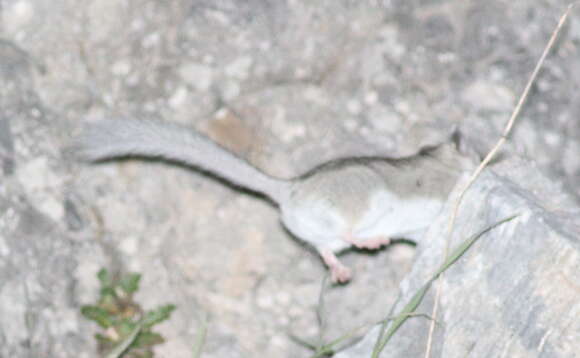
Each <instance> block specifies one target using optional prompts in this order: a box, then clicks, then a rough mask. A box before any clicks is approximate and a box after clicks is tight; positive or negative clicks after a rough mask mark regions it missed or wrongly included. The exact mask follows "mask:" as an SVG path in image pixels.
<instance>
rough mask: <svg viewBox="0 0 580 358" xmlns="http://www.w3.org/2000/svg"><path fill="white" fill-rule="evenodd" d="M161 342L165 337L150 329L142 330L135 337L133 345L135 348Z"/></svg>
mask: <svg viewBox="0 0 580 358" xmlns="http://www.w3.org/2000/svg"><path fill="white" fill-rule="evenodd" d="M163 342H165V339H163V337H162V336H161V335H160V334H159V333H155V332H151V331H143V332H141V334H139V335H138V336H137V338H136V339H135V342H134V343H133V347H135V348H142V347H151V346H154V345H156V344H161V343H163Z"/></svg>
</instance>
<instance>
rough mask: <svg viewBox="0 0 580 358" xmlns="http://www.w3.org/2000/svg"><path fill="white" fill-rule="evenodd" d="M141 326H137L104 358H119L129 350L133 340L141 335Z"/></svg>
mask: <svg viewBox="0 0 580 358" xmlns="http://www.w3.org/2000/svg"><path fill="white" fill-rule="evenodd" d="M142 328H143V326H142V325H141V324H137V325H136V326H135V329H133V331H132V332H131V333H130V334H129V335H128V336H127V337H125V339H124V340H123V341H122V342H121V343H119V344H118V345H117V346H116V347H115V348H114V349H113V350H112V351H111V352H110V353H109V354H107V356H106V358H120V357H121V356H122V355H123V353H125V351H126V350H127V349H128V348H129V346H130V345H131V344H133V342H134V341H135V338H136V337H137V336H138V335H139V333H141V329H142Z"/></svg>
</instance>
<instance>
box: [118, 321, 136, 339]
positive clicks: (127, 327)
mask: <svg viewBox="0 0 580 358" xmlns="http://www.w3.org/2000/svg"><path fill="white" fill-rule="evenodd" d="M115 327H116V328H117V332H118V333H119V335H120V336H121V337H122V338H124V337H126V336H128V335H129V334H130V333H131V332H133V330H134V329H135V327H137V323H135V322H132V321H131V320H130V319H128V318H123V319H120V320H119V321H117V322H116V324H115Z"/></svg>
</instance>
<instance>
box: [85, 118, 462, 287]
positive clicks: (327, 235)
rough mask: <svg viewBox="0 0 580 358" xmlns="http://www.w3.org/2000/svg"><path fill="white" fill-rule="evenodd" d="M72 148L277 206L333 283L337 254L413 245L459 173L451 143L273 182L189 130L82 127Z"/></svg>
mask: <svg viewBox="0 0 580 358" xmlns="http://www.w3.org/2000/svg"><path fill="white" fill-rule="evenodd" d="M75 150H76V151H77V152H78V154H80V156H81V157H82V158H83V159H85V160H89V161H99V160H104V159H112V158H118V157H126V156H137V157H148V158H150V157H153V158H162V159H165V160H168V161H173V162H179V163H183V164H187V165H190V166H193V167H197V168H199V169H202V170H206V171H209V172H211V173H213V174H215V175H216V176H218V177H220V178H222V179H225V180H226V181H228V182H231V183H232V184H233V185H235V186H239V187H242V188H245V189H248V190H251V191H253V192H257V193H261V194H263V195H265V196H267V197H268V198H270V199H271V200H272V201H274V202H275V203H276V204H277V205H278V207H279V208H280V212H281V220H282V223H283V224H284V226H285V227H286V228H287V229H288V230H289V231H290V232H291V233H292V234H294V235H296V236H297V237H298V238H300V239H302V240H304V241H306V242H307V243H309V244H311V245H312V246H313V247H314V248H316V250H317V251H318V252H319V254H320V256H321V257H322V259H323V260H324V262H325V263H326V265H327V266H328V267H329V268H330V271H331V276H332V280H333V282H347V281H349V280H350V278H351V270H350V269H349V268H348V267H346V266H344V265H343V264H342V263H341V262H340V261H339V260H338V258H337V257H336V254H337V253H339V252H340V251H343V250H345V249H347V248H349V247H351V246H355V247H357V248H366V249H377V248H379V247H381V246H383V245H386V244H388V243H389V242H390V239H393V238H407V239H411V240H415V241H418V240H419V239H420V238H421V236H422V234H423V233H424V231H425V230H426V229H427V227H428V226H429V225H430V223H431V222H432V221H433V219H434V218H435V216H436V215H438V213H439V212H440V210H441V208H442V205H443V203H444V202H445V201H446V199H447V196H448V194H449V193H450V191H451V189H452V188H453V186H454V185H455V183H456V181H457V179H458V177H459V176H460V174H461V173H462V172H463V170H464V168H465V164H464V163H465V161H464V160H463V159H462V157H461V155H460V154H459V153H458V152H457V150H456V148H455V145H454V144H453V143H444V144H441V145H438V146H434V147H428V148H424V149H422V150H421V151H420V152H419V153H418V154H416V155H413V156H410V157H406V158H400V159H390V158H380V157H376V158H375V157H361V158H346V159H338V160H333V161H330V162H328V163H325V164H323V165H320V166H318V167H316V168H314V169H312V170H310V171H309V172H307V173H306V174H304V175H301V176H298V177H296V178H293V179H280V178H274V177H272V176H270V175H267V174H265V173H263V172H262V171H260V170H258V169H257V168H255V167H253V166H252V165H250V164H249V163H248V162H247V161H245V160H244V159H242V158H239V157H238V156H236V155H235V154H233V153H231V152H229V151H228V150H226V149H224V148H222V147H221V146H219V145H218V144H216V143H214V142H213V141H211V140H210V139H209V138H207V137H205V136H203V135H201V134H199V133H198V132H196V131H194V130H192V129H189V128H187V127H183V126H179V125H177V124H173V123H168V122H162V121H153V120H132V119H124V120H102V121H96V122H93V123H88V124H87V125H86V127H85V128H84V130H83V132H82V133H81V135H80V136H79V138H78V139H77V141H76V144H75Z"/></svg>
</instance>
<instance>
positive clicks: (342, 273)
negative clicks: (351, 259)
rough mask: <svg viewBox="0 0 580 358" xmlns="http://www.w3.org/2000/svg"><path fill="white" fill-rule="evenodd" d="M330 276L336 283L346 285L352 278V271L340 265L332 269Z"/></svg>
mask: <svg viewBox="0 0 580 358" xmlns="http://www.w3.org/2000/svg"><path fill="white" fill-rule="evenodd" d="M330 275H331V278H332V282H334V283H346V282H348V281H350V279H351V277H352V271H351V269H349V268H348V267H346V266H343V265H338V266H334V267H331V269H330Z"/></svg>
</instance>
